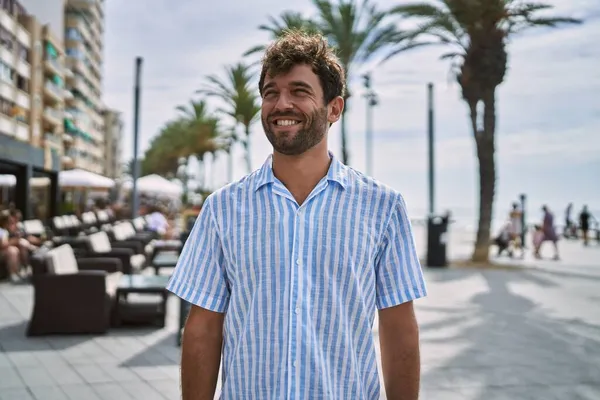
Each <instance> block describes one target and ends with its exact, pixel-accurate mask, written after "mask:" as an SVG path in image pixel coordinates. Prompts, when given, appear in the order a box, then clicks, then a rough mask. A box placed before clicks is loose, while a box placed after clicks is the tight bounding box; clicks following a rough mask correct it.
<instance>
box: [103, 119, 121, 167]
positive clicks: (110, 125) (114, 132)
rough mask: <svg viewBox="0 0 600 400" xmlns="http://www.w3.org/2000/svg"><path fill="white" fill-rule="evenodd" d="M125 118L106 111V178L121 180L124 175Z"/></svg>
mask: <svg viewBox="0 0 600 400" xmlns="http://www.w3.org/2000/svg"><path fill="white" fill-rule="evenodd" d="M123 126H124V125H123V118H122V115H121V113H120V112H118V111H115V110H105V111H104V155H105V159H104V174H103V175H104V176H107V177H109V178H111V179H118V178H121V175H122V174H123V143H122V141H123Z"/></svg>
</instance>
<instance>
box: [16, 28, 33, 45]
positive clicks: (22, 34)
mask: <svg viewBox="0 0 600 400" xmlns="http://www.w3.org/2000/svg"><path fill="white" fill-rule="evenodd" d="M15 36H16V37H17V40H18V41H19V42H21V44H22V45H23V46H25V47H27V48H29V46H30V43H31V35H30V34H29V32H27V31H26V30H25V29H24V28H22V27H21V26H20V25H17V32H16V33H15Z"/></svg>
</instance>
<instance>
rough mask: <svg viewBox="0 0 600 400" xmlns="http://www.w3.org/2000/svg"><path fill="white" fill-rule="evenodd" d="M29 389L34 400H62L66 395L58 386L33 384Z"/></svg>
mask: <svg viewBox="0 0 600 400" xmlns="http://www.w3.org/2000/svg"><path fill="white" fill-rule="evenodd" d="M29 390H30V391H31V393H32V394H33V397H34V398H35V400H64V399H65V397H66V394H65V392H63V391H62V389H61V388H60V387H59V386H33V387H30V388H29Z"/></svg>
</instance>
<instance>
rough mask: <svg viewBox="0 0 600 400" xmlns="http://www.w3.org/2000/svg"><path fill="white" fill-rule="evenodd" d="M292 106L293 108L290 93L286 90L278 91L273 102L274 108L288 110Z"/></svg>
mask: <svg viewBox="0 0 600 400" xmlns="http://www.w3.org/2000/svg"><path fill="white" fill-rule="evenodd" d="M292 108H294V103H293V102H292V98H291V96H290V94H289V93H287V92H281V93H279V98H278V99H277V103H275V110H290V109H292Z"/></svg>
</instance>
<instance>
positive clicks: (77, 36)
mask: <svg viewBox="0 0 600 400" xmlns="http://www.w3.org/2000/svg"><path fill="white" fill-rule="evenodd" d="M65 36H66V37H67V39H71V40H83V37H82V36H81V32H79V30H78V29H76V28H67V30H66V32H65Z"/></svg>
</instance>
